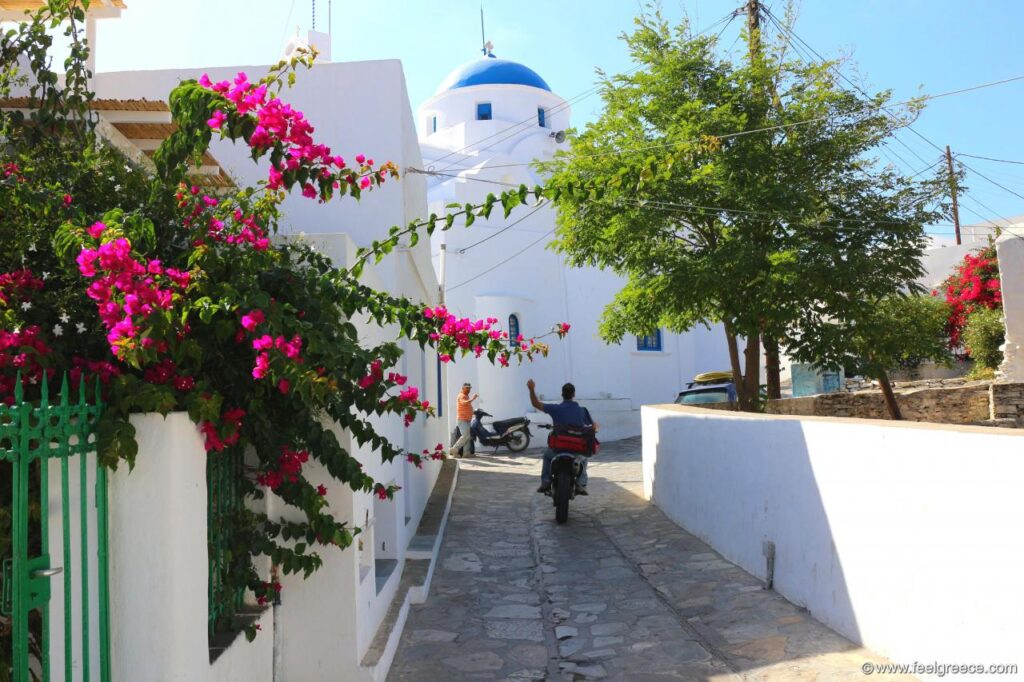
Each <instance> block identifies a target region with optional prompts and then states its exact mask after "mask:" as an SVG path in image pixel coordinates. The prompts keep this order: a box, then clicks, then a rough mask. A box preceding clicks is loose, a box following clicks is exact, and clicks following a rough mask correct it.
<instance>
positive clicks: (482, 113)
mask: <svg viewBox="0 0 1024 682" xmlns="http://www.w3.org/2000/svg"><path fill="white" fill-rule="evenodd" d="M476 120H478V121H490V120H491V103H490V102H480V103H479V104H477V105H476Z"/></svg>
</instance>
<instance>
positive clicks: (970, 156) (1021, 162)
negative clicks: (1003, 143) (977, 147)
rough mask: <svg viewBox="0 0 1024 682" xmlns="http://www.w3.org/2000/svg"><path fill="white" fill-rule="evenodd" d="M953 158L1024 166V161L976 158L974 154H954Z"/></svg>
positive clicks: (986, 157)
mask: <svg viewBox="0 0 1024 682" xmlns="http://www.w3.org/2000/svg"><path fill="white" fill-rule="evenodd" d="M953 156H957V157H959V156H966V157H967V158H969V159H982V160H983V161H997V162H999V163H1013V164H1017V165H1018V166H1024V161H1013V160H1011V159H993V158H992V157H991V156H978V155H976V154H965V153H964V152H956V153H955V154H954V155H953Z"/></svg>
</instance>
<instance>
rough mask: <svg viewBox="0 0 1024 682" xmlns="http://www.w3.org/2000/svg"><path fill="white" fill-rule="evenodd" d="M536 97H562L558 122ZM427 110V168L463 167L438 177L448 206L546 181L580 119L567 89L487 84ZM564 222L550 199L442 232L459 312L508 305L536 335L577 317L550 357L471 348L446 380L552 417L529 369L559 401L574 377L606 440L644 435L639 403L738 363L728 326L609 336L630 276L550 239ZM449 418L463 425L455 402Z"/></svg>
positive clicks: (496, 410)
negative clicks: (506, 362) (655, 338)
mask: <svg viewBox="0 0 1024 682" xmlns="http://www.w3.org/2000/svg"><path fill="white" fill-rule="evenodd" d="M478 102H491V104H492V110H493V115H494V120H491V121H477V120H475V118H476V103H478ZM538 106H544V107H548V108H549V109H550V110H552V111H553V110H554V109H556V108H558V107H564V108H562V109H560V110H559V111H557V112H555V113H554V114H552V115H551V116H550V117H549V119H550V125H549V127H544V128H541V127H540V126H538V125H537V121H536V115H537V107H538ZM433 116H437V117H438V130H437V132H436V133H432V132H431V131H430V129H429V128H428V127H427V125H428V123H429V122H430V120H431V118H432V117H433ZM418 119H419V120H418V121H417V124H418V126H419V129H420V131H421V141H422V153H423V158H424V163H425V164H427V169H428V170H430V169H433V170H435V171H439V172H442V173H445V174H448V175H451V174H456V175H460V177H458V178H454V179H453V178H450V177H447V176H446V175H441V176H433V177H430V179H429V185H428V188H429V189H428V196H429V208H430V210H431V211H434V212H436V213H438V215H442V214H443V213H444V212H445V206H446V204H448V203H451V202H458V203H460V204H465V203H474V204H477V203H480V202H482V201H483V200H484V199H485V198H486V196H487V195H488V194H490V193H494V194H498V193H500V192H501V191H502V190H505V189H508V188H509V186H512V187H517V186H518V185H519V184H520V183H522V184H526V185H527V186H530V187H532V186H534V185H535V184H538V183H542V182H543V178H542V177H541V176H540V175H538V174H537V173H536V171H535V169H533V168H532V167H531V166H530V164H531V163H532V162H533V161H535V160H541V159H547V158H550V157H551V155H552V154H554V153H555V152H556V151H558V150H563V151H564V150H567V149H568V143H563V144H558V143H557V142H555V140H554V139H553V138H552V137H551V135H552V133H554V132H557V131H559V130H563V129H565V128H568V127H569V126H570V125H571V108H569V107H568V106H567V105H566V104H565V102H564V100H562V99H561V98H560V97H559V96H558V95H557V94H554V93H550V92H547V91H545V90H541V89H539V88H534V87H528V86H522V85H479V86H473V87H466V88H457V89H454V90H449V91H443V92H439V93H437V94H436V95H435V96H434V97H432V98H431V99H430V100H428V101H427V102H425V103H424V104H423V105H421V106H420V108H419V109H418ZM555 221H556V213H555V210H554V209H553V208H551V207H549V206H545V207H542V208H540V209H539V210H537V211H536V212H533V208H532V207H519V208H517V209H516V210H515V211H514V212H513V213H512V214H511V215H510V216H509V217H508V218H505V217H504V216H503V215H502V212H501V210H500V209H499V210H496V211H494V213H493V214H492V215H491V218H490V219H486V220H485V219H478V220H476V221H475V222H474V224H473V226H472V229H469V230H466V229H463V228H462V227H461V225H462V223H461V222H458V223H457V224H456V227H454V228H453V229H452V230H450V231H448V232H445V233H435V235H434V238H433V240H432V242H433V243H432V246H433V255H434V256H435V266H436V267H437V268H438V269H439V263H438V257H437V256H438V254H439V252H440V246H441V244H442V243H443V244H445V245H446V248H447V256H446V273H445V280H446V281H445V285H446V300H445V302H446V304H447V305H448V308H449V309H450V310H451V311H452V312H453V313H455V314H457V315H460V316H472V317H476V318H486V317H490V316H494V317H497V318H498V319H499V321H500V323H501V325H502V327H503V328H505V329H507V327H508V316H509V315H510V314H511V313H515V314H516V315H517V316H518V317H519V322H520V331H521V333H522V334H523V335H524V336H526V337H527V338H529V337H531V336H539V335H543V334H545V333H547V332H548V331H550V329H551V328H552V326H553V325H555V324H557V323H559V322H569V323H570V324H571V325H572V331H571V332H570V334H569V337H568V338H566V339H564V340H561V341H558V340H553V339H547V340H551V355H550V356H549V357H548V358H547V359H544V360H538V361H537V362H535V363H534V364H533V365H526V366H523V367H512V368H508V369H503V370H502V369H498V368H494V367H491V366H490V365H489V363H488V362H487V361H486V360H474V359H472V358H467V359H462V360H461V361H459V362H457V363H455V364H454V365H453V366H451V367H449V368H448V369H447V376H448V383H449V385H450V386H453V387H455V388H456V390H457V389H458V387H459V386H460V385H461V384H462V383H463V382H464V381H469V382H470V383H472V384H473V385H474V390H476V391H478V392H479V393H480V397H481V402H480V403H479V405H480V407H482V408H483V409H484V410H486V411H487V412H490V413H491V414H493V415H494V416H495V417H496V418H498V419H507V418H511V417H515V416H520V415H523V414H527V416H529V417H530V418H531V419H535V420H537V421H546V417H544V416H542V415H536V414H535V413H532V408H531V407H530V404H529V397H528V393H527V391H526V388H525V384H526V380H527V379H528V378H531V377H532V378H533V379H535V380H536V382H537V388H538V393H539V394H540V395H541V399H542V400H543V401H545V402H560V401H561V394H560V391H561V386H562V384H564V383H566V382H572V383H573V384H574V385H575V386H576V395H577V399H578V400H579V402H580V403H581V404H584V405H586V406H587V408H588V409H589V410H590V412H591V414H592V416H593V417H594V419H595V420H597V421H598V422H599V423H600V424H601V426H602V429H601V430H602V437H603V438H604V439H605V440H616V439H619V438H625V437H628V436H635V435H637V434H639V433H640V413H639V408H640V405H643V404H648V403H662V402H666V401H671V400H672V399H674V398H675V396H676V394H677V393H678V392H679V391H680V390H681V389H682V388H683V387H684V386H685V384H686V382H688V381H691V380H692V379H693V376H694V374H696V373H698V372H701V371H707V370H721V369H726V368H727V367H728V356H727V353H726V350H725V344H724V342H723V339H722V337H721V335H720V333H719V335H718V336H717V337H713V338H715V339H716V342H715V343H714V344H707V343H706V341H707V339H708V337H707V335H706V334H705V333H704V330H697V331H695V332H693V333H691V334H685V335H678V334H669V333H664V334H663V342H662V350H661V351H660V352H650V351H637V350H636V339H635V337H633V336H629V335H627V336H626V338H625V339H624V340H623V342H622V343H621V344H608V343H606V342H605V341H604V340H603V339H601V338H600V335H599V333H598V323H599V320H600V318H601V315H602V314H603V312H604V308H605V306H606V305H607V304H608V303H610V302H611V301H612V300H613V298H614V297H615V294H616V293H617V292H618V291H619V290H620V289H621V288H622V287H623V286H624V285H625V280H624V279H622V278H620V277H618V276H616V275H615V274H614V273H612V272H610V271H600V270H598V269H596V268H582V269H578V268H570V267H569V266H568V265H567V264H566V263H565V260H564V259H563V258H562V257H561V256H560V255H559V254H557V253H555V252H553V251H551V250H550V249H549V248H548V245H549V244H550V242H551V241H552V235H551V233H552V232H553V230H554V227H555ZM513 223H515V224H514V226H513V225H512V224H513ZM510 226H511V227H510ZM506 228H509V229H506ZM485 239H486V240H487V241H486V242H482V240H485ZM478 243H479V244H478ZM517 254H518V255H517ZM510 257H514V260H508V259H509V258H510ZM446 399H447V400H449V401H451V400H452V399H453V396H446ZM448 421H449V428H452V427H454V424H455V422H454V414H453V410H449V411H448ZM535 435H536V434H535Z"/></svg>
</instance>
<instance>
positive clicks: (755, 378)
mask: <svg viewBox="0 0 1024 682" xmlns="http://www.w3.org/2000/svg"><path fill="white" fill-rule="evenodd" d="M745 10H746V13H747V40H748V41H749V52H750V65H751V67H757V66H758V65H759V64H760V63H761V3H760V1H759V0H747V4H746V7H745ZM755 87H756V86H755ZM757 94H760V95H763V97H764V102H763V105H764V106H763V108H762V109H761V110H760V114H759V115H757V119H756V120H754V121H752V122H751V125H752V126H753V127H755V128H757V127H760V126H762V125H764V117H765V116H767V114H768V111H769V109H770V108H771V104H772V101H773V100H777V97H776V96H774V83H772V82H771V81H770V80H769V81H768V82H767V83H766V84H765V88H764V91H763V92H760V88H759V92H758V93H757ZM763 327H764V324H763V323H762V333H761V334H757V333H755V334H753V335H751V336H750V337H748V338H747V343H746V348H744V351H743V355H744V361H745V362H744V375H745V376H744V377H743V379H744V381H743V383H744V386H743V391H742V393H741V395H742V396H743V399H741V402H746V403H748V404H749V405H755V404H756V403H757V400H758V393H759V391H760V383H761V381H760V380H761V363H760V358H761V343H764V360H765V362H764V370H765V384H766V386H765V388H766V390H767V394H768V398H773V399H777V398H781V397H782V385H781V380H780V376H779V374H780V370H781V368H780V362H779V342H778V339H776V338H774V337H773V336H772V335H771V334H770V333H764V330H763ZM761 337H763V339H762V338H761Z"/></svg>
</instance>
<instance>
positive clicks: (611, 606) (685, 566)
mask: <svg viewBox="0 0 1024 682" xmlns="http://www.w3.org/2000/svg"><path fill="white" fill-rule="evenodd" d="M539 474H540V458H539V451H529V452H527V453H524V454H522V455H519V456H515V457H508V456H504V453H503V454H502V455H499V456H492V455H479V456H477V457H475V458H470V459H465V460H463V461H462V462H461V471H460V474H459V484H458V488H457V489H456V491H455V497H454V501H453V505H452V510H451V514H450V518H449V522H448V530H447V534H446V536H445V539H444V544H443V546H442V548H441V556H440V558H439V564H438V567H437V570H436V573H435V575H434V580H433V584H432V586H431V591H430V596H429V598H428V599H427V602H426V603H425V604H423V605H420V606H414V607H413V608H412V612H411V613H410V615H409V620H408V622H407V623H406V626H405V632H404V634H403V637H402V642H401V644H400V646H399V650H398V653H397V655H396V658H395V662H394V665H393V666H392V668H391V673H390V675H389V678H388V679H389V680H394V681H400V680H401V681H405V680H415V681H418V680H424V681H428V682H446V681H447V680H590V679H608V680H631V681H634V680H635V681H636V682H640V681H647V680H651V681H652V682H656V681H658V680H715V681H718V680H800V681H801V682H803V681H810V680H822V681H823V682H824V681H829V680H851V681H852V680H859V681H860V682H864V681H865V680H867V679H885V680H894V679H910V678H906V677H904V678H896V677H892V676H882V675H877V674H876V675H872V676H871V677H867V676H865V675H864V673H863V672H862V666H864V665H865V664H877V663H882V662H885V660H884V659H882V658H880V657H878V656H875V655H874V654H872V653H871V652H870V651H867V650H865V649H862V648H858V647H857V646H856V645H854V644H852V643H851V642H849V641H848V640H846V639H844V638H843V637H840V636H839V635H837V634H836V633H834V632H832V631H831V630H829V629H828V628H827V627H825V626H824V625H822V624H820V623H818V622H817V621H815V620H813V619H812V618H811V617H810V615H809V614H808V613H807V611H805V610H803V609H800V608H798V607H796V606H794V605H793V604H790V603H789V602H788V601H786V600H785V599H783V598H782V597H780V596H779V595H778V594H776V593H775V592H772V591H766V590H763V589H762V588H761V584H760V582H759V581H758V580H757V579H756V578H754V577H752V576H750V575H749V574H747V573H746V572H744V571H743V570H742V569H740V568H738V567H737V566H735V565H733V564H731V563H729V562H728V561H726V560H724V559H723V558H722V557H721V556H719V555H718V554H717V553H715V551H714V550H712V549H711V548H710V547H709V546H708V545H706V544H704V543H703V542H701V541H700V540H698V539H697V538H695V537H694V536H692V535H690V534H689V533H687V532H686V531H684V530H683V529H681V528H680V527H678V526H677V525H675V524H674V523H673V522H671V521H669V520H668V519H667V518H666V517H665V515H664V514H662V513H661V511H660V510H658V509H657V508H656V507H654V506H653V505H651V504H650V503H648V502H647V501H646V500H644V499H643V498H642V496H641V495H642V489H643V482H642V476H641V468H640V440H639V438H634V439H629V440H626V441H620V442H617V443H609V444H605V445H602V450H601V454H600V455H599V457H597V458H595V459H594V460H593V461H592V462H591V468H590V495H589V496H588V497H582V498H581V497H577V498H576V499H575V500H573V502H572V504H571V505H570V509H569V521H568V523H566V524H565V525H563V526H559V525H557V524H556V523H555V515H554V507H553V506H552V503H551V500H550V498H548V497H546V496H543V495H538V494H537V493H535V492H534V491H535V490H536V488H537V485H538V483H539Z"/></svg>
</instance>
